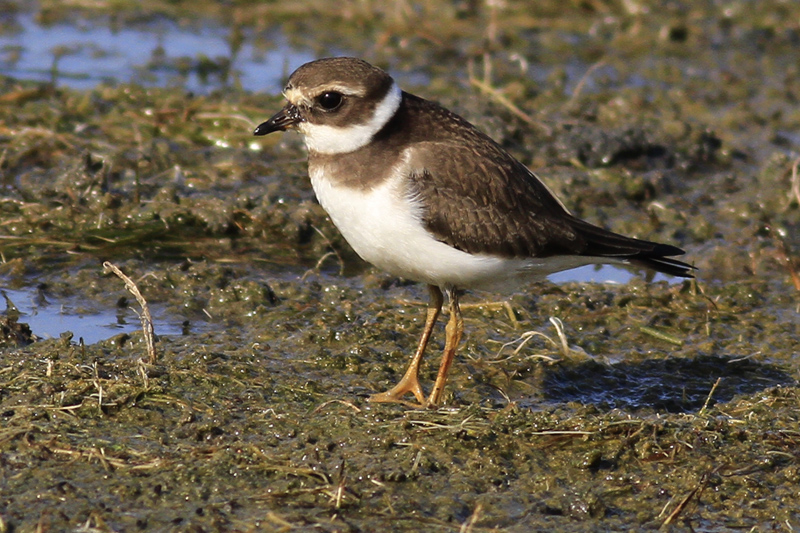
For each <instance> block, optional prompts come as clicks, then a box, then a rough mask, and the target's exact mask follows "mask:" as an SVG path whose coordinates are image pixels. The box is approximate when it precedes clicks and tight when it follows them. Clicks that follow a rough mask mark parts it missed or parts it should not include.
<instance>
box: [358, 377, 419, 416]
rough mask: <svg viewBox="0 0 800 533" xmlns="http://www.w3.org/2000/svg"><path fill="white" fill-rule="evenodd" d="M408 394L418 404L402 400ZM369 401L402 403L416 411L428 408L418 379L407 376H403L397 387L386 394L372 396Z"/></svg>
mask: <svg viewBox="0 0 800 533" xmlns="http://www.w3.org/2000/svg"><path fill="white" fill-rule="evenodd" d="M408 393H411V394H413V395H414V397H415V398H416V399H417V402H419V403H414V402H410V401H408V400H404V399H403V396H405V395H406V394H408ZM369 401H370V402H376V403H402V404H403V405H407V406H409V407H414V408H416V409H424V408H426V407H428V400H427V399H426V398H425V394H424V393H423V392H422V386H421V385H420V384H419V379H418V378H417V377H416V376H408V375H406V376H403V379H401V380H400V382H399V383H398V384H397V385H395V386H394V387H392V388H391V389H389V390H387V391H386V392H381V393H379V394H373V395H372V396H370V397H369Z"/></svg>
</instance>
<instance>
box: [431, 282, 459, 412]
mask: <svg viewBox="0 0 800 533" xmlns="http://www.w3.org/2000/svg"><path fill="white" fill-rule="evenodd" d="M447 296H448V297H449V298H450V320H448V321H447V327H446V328H445V330H444V331H445V335H446V338H445V342H444V353H443V354H442V363H441V364H440V365H439V372H438V373H437V374H436V382H435V383H434V384H433V391H431V396H430V398H428V403H427V404H426V407H436V406H438V405H439V400H441V398H442V393H443V392H444V385H445V383H447V373H448V372H449V371H450V365H452V364H453V359H454V358H455V355H456V349H457V348H458V343H459V342H461V335H462V334H463V333H464V319H463V318H461V308H460V307H459V305H458V293H457V292H456V290H455V289H447Z"/></svg>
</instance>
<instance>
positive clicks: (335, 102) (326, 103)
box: [317, 91, 344, 111]
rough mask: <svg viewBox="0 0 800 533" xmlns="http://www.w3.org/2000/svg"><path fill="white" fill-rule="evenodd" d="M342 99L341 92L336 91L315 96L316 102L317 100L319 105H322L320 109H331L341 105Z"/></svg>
mask: <svg viewBox="0 0 800 533" xmlns="http://www.w3.org/2000/svg"><path fill="white" fill-rule="evenodd" d="M342 100H344V97H343V96H342V93H337V92H336V91H328V92H326V93H322V94H321V95H319V97H317V102H319V105H320V106H321V107H322V109H325V110H327V111H333V110H334V109H336V108H337V107H339V106H340V105H342Z"/></svg>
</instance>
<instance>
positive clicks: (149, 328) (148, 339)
mask: <svg viewBox="0 0 800 533" xmlns="http://www.w3.org/2000/svg"><path fill="white" fill-rule="evenodd" d="M103 268H105V269H106V270H110V271H111V272H113V273H114V274H116V275H117V277H118V278H119V279H121V280H122V281H123V282H125V288H126V289H128V292H130V293H131V294H132V295H133V297H134V298H136V301H137V302H139V306H140V307H141V308H142V313H141V314H140V315H139V318H140V319H141V321H142V332H143V333H144V342H145V344H146V345H147V358H148V362H149V363H150V364H153V363H155V362H156V358H157V357H156V343H155V330H154V328H153V317H152V316H151V315H150V307H149V306H148V305H147V300H145V299H144V296H142V293H141V292H140V291H139V288H138V287H137V286H136V284H135V283H134V282H133V280H132V279H131V278H129V277H128V276H126V275H125V274H124V273H123V272H122V270H120V269H119V267H117V266H116V265H114V264H113V263H110V262H108V261H106V262H105V263H103Z"/></svg>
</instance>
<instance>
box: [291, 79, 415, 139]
mask: <svg viewBox="0 0 800 533" xmlns="http://www.w3.org/2000/svg"><path fill="white" fill-rule="evenodd" d="M402 98H403V96H402V91H400V87H398V86H397V84H396V83H394V82H392V86H391V87H390V88H389V90H388V91H387V93H386V96H384V97H383V100H381V102H380V103H379V104H378V105H377V106H375V109H374V111H373V113H372V116H370V117H368V118H367V120H366V122H362V123H361V124H353V125H351V126H347V127H343V128H339V127H336V126H326V125H321V124H311V123H309V122H301V123H300V124H298V125H297V128H298V129H299V130H300V131H301V132H302V133H303V135H305V138H306V146H308V150H309V151H311V152H317V153H322V154H346V153H348V152H354V151H355V150H358V149H359V148H361V147H362V146H364V145H366V144H367V143H369V142H370V141H371V140H372V138H373V137H374V136H375V134H376V133H378V132H379V131H380V130H381V128H383V127H384V126H385V125H386V123H387V122H389V120H391V118H392V117H393V116H394V114H395V112H396V111H397V108H398V107H400V101H401V100H402Z"/></svg>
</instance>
